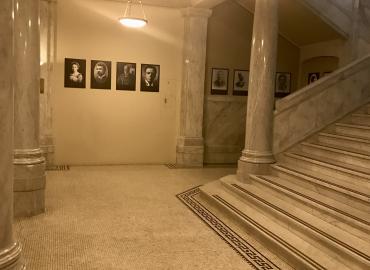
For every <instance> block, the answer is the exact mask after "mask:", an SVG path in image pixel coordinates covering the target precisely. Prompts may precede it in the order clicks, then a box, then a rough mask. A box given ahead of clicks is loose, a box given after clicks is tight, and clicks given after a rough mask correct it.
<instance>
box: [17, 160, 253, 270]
mask: <svg viewBox="0 0 370 270" xmlns="http://www.w3.org/2000/svg"><path fill="white" fill-rule="evenodd" d="M232 173H235V168H205V169H169V168H168V167H166V166H99V167H71V169H70V170H69V171H49V172H48V175H47V189H46V206H47V209H46V212H45V213H44V214H42V215H39V216H36V217H32V218H25V219H19V220H16V221H15V233H16V237H17V239H18V240H20V242H21V243H22V244H23V247H24V251H23V256H24V258H25V260H26V263H27V267H28V269H29V270H56V269H58V270H59V269H60V270H67V269H73V270H94V269H99V270H113V269H235V270H238V269H243V270H246V269H247V270H248V269H255V268H254V267H252V266H250V265H249V264H248V263H247V262H246V261H245V260H244V259H243V258H242V257H241V256H240V255H238V253H236V252H235V251H234V250H233V249H232V248H230V246H229V245H228V244H227V243H225V242H224V241H223V240H221V239H220V238H219V236H218V235H217V234H216V233H215V232H214V231H213V230H211V229H210V228H209V227H208V226H206V225H205V224H204V223H203V222H202V220H201V219H199V218H197V217H196V216H195V215H194V214H193V213H192V212H191V211H190V210H189V209H188V208H187V207H186V206H185V205H184V204H182V203H181V202H180V201H179V200H178V199H177V198H176V194H179V193H181V192H183V191H185V190H188V189H190V188H192V187H194V186H198V185H202V184H204V183H206V182H209V181H212V180H215V179H217V178H219V177H221V176H223V175H227V174H232Z"/></svg>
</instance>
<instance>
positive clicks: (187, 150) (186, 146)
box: [176, 137, 204, 167]
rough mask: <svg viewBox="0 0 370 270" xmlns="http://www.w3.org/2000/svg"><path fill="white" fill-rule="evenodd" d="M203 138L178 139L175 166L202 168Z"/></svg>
mask: <svg viewBox="0 0 370 270" xmlns="http://www.w3.org/2000/svg"><path fill="white" fill-rule="evenodd" d="M203 159H204V146H203V138H195V137H190V138H189V137H180V138H179V139H178V140H177V147H176V164H177V165H179V166H182V167H203Z"/></svg>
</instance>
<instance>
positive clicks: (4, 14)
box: [0, 0, 24, 270]
mask: <svg viewBox="0 0 370 270" xmlns="http://www.w3.org/2000/svg"><path fill="white" fill-rule="evenodd" d="M13 14H14V13H13V0H2V1H1V2H0V25H1V27H0V58H1V63H2V66H3V67H4V68H3V69H2V71H1V72H0V270H5V269H6V270H13V269H24V266H23V264H22V262H21V246H20V245H19V244H18V243H17V242H16V241H15V240H14V237H13V230H12V223H13V124H14V118H13V109H14V89H13V75H14V57H13V26H14V17H13Z"/></svg>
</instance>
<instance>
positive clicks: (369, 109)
mask: <svg viewBox="0 0 370 270" xmlns="http://www.w3.org/2000/svg"><path fill="white" fill-rule="evenodd" d="M366 112H367V113H368V114H370V105H367V106H366Z"/></svg>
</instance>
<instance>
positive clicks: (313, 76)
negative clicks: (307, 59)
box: [307, 72, 320, 84]
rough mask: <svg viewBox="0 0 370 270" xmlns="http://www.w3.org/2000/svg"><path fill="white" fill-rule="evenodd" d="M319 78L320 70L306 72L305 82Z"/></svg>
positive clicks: (311, 81) (308, 82)
mask: <svg viewBox="0 0 370 270" xmlns="http://www.w3.org/2000/svg"><path fill="white" fill-rule="evenodd" d="M319 78H320V72H312V73H308V79H307V84H310V83H313V82H315V81H317V80H318V79H319Z"/></svg>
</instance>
